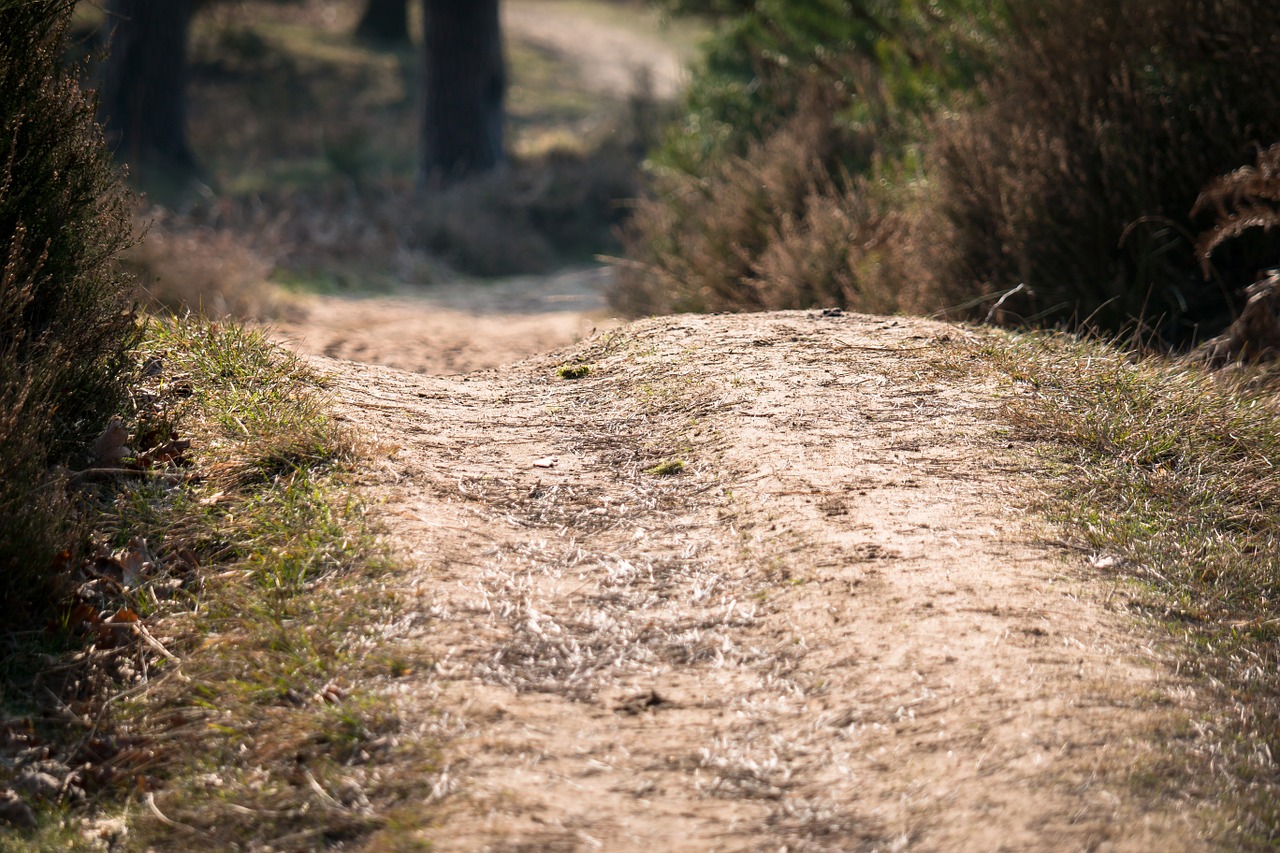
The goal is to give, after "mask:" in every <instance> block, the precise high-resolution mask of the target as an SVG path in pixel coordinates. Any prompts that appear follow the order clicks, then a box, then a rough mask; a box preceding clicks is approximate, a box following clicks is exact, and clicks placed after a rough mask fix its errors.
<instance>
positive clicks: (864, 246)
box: [611, 0, 1005, 314]
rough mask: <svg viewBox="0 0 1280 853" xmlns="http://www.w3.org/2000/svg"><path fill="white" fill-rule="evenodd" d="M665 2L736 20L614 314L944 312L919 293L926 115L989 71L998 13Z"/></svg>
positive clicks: (660, 158)
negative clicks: (916, 178) (818, 308)
mask: <svg viewBox="0 0 1280 853" xmlns="http://www.w3.org/2000/svg"><path fill="white" fill-rule="evenodd" d="M667 5H668V6H670V7H672V8H674V9H675V10H676V11H686V12H690V11H691V12H698V13H702V14H712V15H715V16H719V17H720V18H721V26H720V29H719V31H718V33H717V36H716V37H715V39H714V40H713V41H712V42H711V44H710V46H709V48H708V50H707V56H706V58H705V60H704V63H703V66H702V68H701V69H700V70H699V71H698V72H697V74H696V76H695V78H694V81H693V84H692V86H691V90H690V94H689V96H688V98H687V101H686V109H687V115H686V117H685V118H684V119H683V120H682V121H680V122H678V123H677V124H675V125H674V126H673V127H672V128H671V129H670V130H669V131H668V133H667V135H666V137H665V140H664V142H663V144H662V145H661V146H660V147H659V149H658V150H657V151H656V152H655V154H654V156H653V158H652V160H653V168H652V173H651V179H650V182H649V187H648V193H647V194H646V197H645V198H644V199H642V200H641V201H639V202H638V203H637V206H636V212H635V216H634V218H633V220H632V221H631V222H630V223H629V224H628V225H627V226H626V228H625V231H624V247H625V250H626V260H625V262H624V264H623V268H622V274H621V276H620V279H619V284H618V287H617V288H616V289H615V291H614V292H613V293H612V294H611V302H612V303H613V305H614V307H616V308H618V309H619V310H621V311H624V312H626V313H630V314H644V313H657V312H665V311H709V310H761V309H780V308H808V307H811V306H813V305H828V306H840V307H846V308H857V309H861V310H867V311H896V310H908V311H919V310H927V309H930V308H935V307H939V306H938V305H935V304H934V303H935V302H937V301H938V300H937V299H936V294H931V293H930V292H929V290H928V288H927V287H922V285H925V284H927V283H928V282H929V280H930V278H929V276H928V267H929V264H930V261H929V258H930V256H931V252H932V242H933V239H934V238H933V237H932V236H929V235H925V234H921V233H920V229H919V220H920V210H919V200H920V198H921V194H920V192H919V187H918V186H916V185H915V184H914V182H913V181H912V180H909V179H907V177H904V176H912V175H914V174H915V173H916V172H918V163H917V157H918V151H919V148H920V143H919V137H920V130H921V128H922V127H923V122H924V120H925V117H927V116H928V115H930V114H931V113H932V112H933V111H934V110H936V109H937V108H938V107H939V106H940V105H941V104H944V103H946V101H947V99H948V98H949V93H950V92H951V91H953V90H955V89H963V88H965V87H968V86H971V85H972V81H973V80H974V79H975V77H976V76H977V75H978V74H980V73H981V72H982V70H983V69H985V68H986V67H987V65H988V63H989V57H990V55H991V53H992V45H993V39H994V34H995V33H997V32H999V31H1000V29H1001V27H1002V26H1003V21H1004V15H1005V13H1004V12H1003V10H1002V7H1001V5H1000V4H994V5H993V4H989V3H981V4H980V3H974V2H969V0H940V1H939V2H934V3H930V4H927V5H926V4H921V3H915V2H902V0H859V2H856V3H853V4H850V3H847V2H843V0H802V2H781V0H765V2H746V0H670V2H669V3H668V4H667ZM917 235H918V236H917ZM944 304H945V303H944Z"/></svg>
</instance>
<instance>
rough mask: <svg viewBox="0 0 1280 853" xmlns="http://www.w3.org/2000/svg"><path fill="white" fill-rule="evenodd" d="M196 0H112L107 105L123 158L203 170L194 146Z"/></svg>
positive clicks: (110, 136)
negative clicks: (190, 36)
mask: <svg viewBox="0 0 1280 853" xmlns="http://www.w3.org/2000/svg"><path fill="white" fill-rule="evenodd" d="M190 22H191V3H190V0H110V2H109V3H108V4H107V27H108V43H107V49H108V51H109V53H108V56H107V62H106V67H105V69H104V72H103V81H102V91H101V96H100V110H101V114H102V123H103V126H104V127H105V129H106V133H107V140H108V142H109V144H110V145H111V146H112V148H113V149H114V150H115V152H116V156H117V157H119V158H120V159H122V160H124V161H125V162H127V163H130V164H136V165H138V166H140V167H147V166H159V167H161V168H164V169H167V170H173V171H178V172H184V173H188V174H191V173H194V172H196V171H197V170H196V161H195V157H194V156H193V155H192V153H191V149H190V147H189V146H188V145H187V29H188V25H189V24H190Z"/></svg>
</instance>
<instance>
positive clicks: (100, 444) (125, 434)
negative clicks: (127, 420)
mask: <svg viewBox="0 0 1280 853" xmlns="http://www.w3.org/2000/svg"><path fill="white" fill-rule="evenodd" d="M128 440H129V430H127V429H125V428H124V421H123V420H121V419H120V417H119V416H117V417H114V418H112V419H111V422H110V423H108V424H107V428H106V429H104V430H103V431H102V435H100V436H98V437H97V438H96V439H94V442H93V458H94V461H95V462H97V463H98V464H100V465H114V464H115V463H117V462H119V461H120V460H121V459H124V458H126V457H128V456H132V455H133V451H132V450H130V449H129V448H128V447H127V446H126V445H125V442H127V441H128Z"/></svg>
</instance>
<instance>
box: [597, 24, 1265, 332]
mask: <svg viewBox="0 0 1280 853" xmlns="http://www.w3.org/2000/svg"><path fill="white" fill-rule="evenodd" d="M672 3H673V5H675V6H677V7H681V8H690V7H697V8H698V9H699V10H700V11H703V12H709V13H712V14H719V15H722V16H724V21H725V24H724V26H723V27H722V29H721V31H720V35H719V36H718V38H717V39H716V41H715V42H714V43H713V44H712V46H711V48H710V50H709V53H708V56H707V58H706V61H705V63H704V66H703V68H702V69H701V71H700V72H699V73H698V76H697V77H696V78H695V82H694V85H693V87H692V94H691V95H690V99H689V102H688V105H687V106H688V107H689V112H688V115H687V116H686V118H685V120H684V121H683V122H682V123H681V124H679V125H678V126H677V127H676V128H675V129H674V130H673V131H672V132H671V133H670V134H669V136H668V137H667V140H666V142H665V143H664V145H663V146H662V147H661V148H660V149H659V151H658V153H657V154H656V155H655V157H654V162H655V164H656V168H655V169H654V170H653V171H652V174H651V179H650V183H649V192H648V195H647V197H646V198H645V200H643V201H642V202H640V204H639V208H638V211H637V216H636V219H635V221H634V223H633V224H632V226H631V228H630V230H629V232H628V236H627V240H626V243H627V247H628V257H627V262H628V263H627V271H626V273H625V275H624V276H623V280H622V285H621V287H622V290H621V291H620V292H619V293H618V294H616V295H615V299H614V302H615V304H616V305H619V306H620V307H623V308H627V309H630V310H634V311H662V310H707V309H708V308H715V309H717V310H723V309H727V308H738V309H759V308H765V307H806V306H807V305H809V304H815V303H817V302H822V301H830V302H834V303H835V304H842V305H846V306H853V307H864V308H872V307H873V306H874V307H875V308H876V310H888V309H891V308H894V309H896V310H924V311H930V312H946V313H950V314H952V315H955V316H975V317H979V318H986V317H988V316H989V317H990V318H991V319H993V320H995V321H997V322H1006V323H1044V324H1054V323H1066V324H1070V323H1083V324H1088V325H1091V326H1094V327H1102V328H1105V329H1110V330H1119V329H1122V328H1125V327H1126V326H1131V325H1132V324H1134V323H1135V322H1137V321H1140V322H1141V323H1142V324H1145V325H1144V328H1145V331H1146V334H1144V338H1146V339H1152V335H1151V329H1153V328H1154V329H1158V336H1159V339H1163V341H1164V342H1165V343H1168V344H1174V345H1176V344H1180V343H1182V342H1185V341H1187V340H1190V339H1195V338H1197V337H1204V336H1207V335H1208V334H1212V333H1213V332H1216V331H1217V330H1218V329H1220V328H1222V327H1223V326H1224V325H1226V323H1227V322H1229V321H1230V319H1231V316H1232V313H1233V311H1234V310H1236V309H1237V308H1238V307H1239V305H1240V304H1241V303H1242V302H1243V299H1242V298H1241V296H1242V291H1243V288H1244V286H1246V285H1247V284H1248V283H1250V282H1252V281H1253V279H1254V277H1255V274H1256V272H1257V270H1258V269H1259V268H1260V267H1263V266H1267V265H1269V264H1271V263H1274V262H1275V259H1276V242H1275V237H1274V235H1269V234H1267V233H1266V232H1265V231H1264V230H1263V229H1253V230H1252V231H1250V233H1248V234H1246V235H1244V236H1243V237H1240V236H1238V235H1237V236H1235V238H1234V239H1232V240H1230V241H1229V245H1226V246H1222V247H1220V248H1219V249H1218V250H1217V251H1216V252H1215V254H1214V258H1213V260H1214V265H1213V269H1212V270H1211V272H1212V275H1211V276H1209V277H1208V278H1206V277H1205V276H1204V275H1203V274H1202V273H1201V271H1200V269H1199V267H1198V259H1197V256H1196V245H1195V242H1196V240H1195V234H1196V233H1198V232H1200V231H1203V230H1204V229H1205V228H1207V227H1209V226H1210V225H1211V224H1212V218H1211V211H1208V210H1201V211H1199V212H1197V213H1195V214H1193V213H1192V209H1193V207H1194V205H1195V202H1196V199H1197V196H1198V194H1199V193H1200V190H1201V189H1202V188H1203V187H1204V185H1205V184H1206V182H1207V181H1209V180H1210V179H1211V178H1213V177H1214V176H1215V175H1221V174H1224V173H1226V172H1229V171H1230V170H1232V169H1234V168H1236V167H1238V166H1241V165H1242V164H1243V163H1245V162H1247V161H1248V160H1250V159H1251V158H1252V156H1253V152H1254V150H1255V149H1256V147H1257V146H1259V145H1267V144H1270V143H1272V142H1275V141H1276V140H1280V113H1277V112H1276V110H1275V109H1274V81H1276V80H1277V79H1280V5H1278V4H1274V3H1266V2H1261V0H1215V2H1212V3H1202V2H1197V1H1196V0H1153V2H1150V3H1124V2H1122V0H1050V2H1045V3H1036V4H1011V5H1010V6H1009V7H1008V8H1006V7H1005V6H1004V5H1002V4H990V5H989V8H983V9H978V8H974V7H972V6H971V5H970V4H968V3H965V2H961V0H956V2H947V3H925V2H921V1H920V0H863V2H855V3H852V4H847V3H837V2H835V0H831V2H827V0H804V2H800V3H781V2H779V3H770V2H758V3H757V2H752V3H748V2H745V0H741V2H739V1H738V0H672ZM837 7H838V8H837ZM837 13H838V14H837ZM815 92H816V93H819V97H817V98H815V97H814V95H813V93H815ZM815 101H817V102H820V103H822V104H823V105H824V107H825V109H826V118H825V119H823V120H820V121H819V120H815V119H813V118H803V117H802V115H801V114H802V113H803V112H804V111H805V110H807V109H810V106H809V105H811V104H812V103H814V102H815ZM797 122H805V123H806V125H805V130H804V131H803V132H802V133H796V132H795V131H794V128H795V127H796V126H797ZM824 122H825V123H824ZM836 212H838V215H836ZM1255 232H1256V233H1255ZM894 277H897V281H896V282H895V281H894V280H893V279H894ZM813 281H821V282H823V284H822V285H820V286H818V287H816V288H815V287H811V286H809V285H808V284H807V282H813ZM798 282H802V283H805V284H798ZM1011 291H1016V292H1012V293H1011ZM1005 295H1007V298H1005V299H1003V301H1002V302H1000V304H999V310H994V311H993V306H994V305H995V303H996V302H997V300H1000V299H1001V298H1002V296H1005Z"/></svg>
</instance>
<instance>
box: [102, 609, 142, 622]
mask: <svg viewBox="0 0 1280 853" xmlns="http://www.w3.org/2000/svg"><path fill="white" fill-rule="evenodd" d="M107 621H108V622H110V623H112V624H115V625H118V624H120V623H121V622H141V621H142V617H140V616H138V614H137V613H134V612H133V611H132V610H130V609H129V608H128V607H121V608H120V609H119V610H117V611H116V612H115V613H113V614H111V617H110V618H109V619H107Z"/></svg>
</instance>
